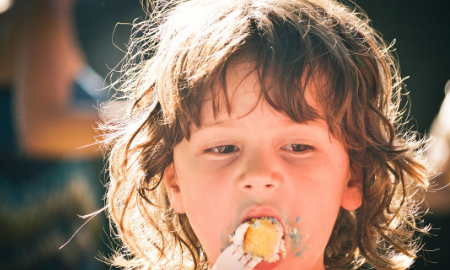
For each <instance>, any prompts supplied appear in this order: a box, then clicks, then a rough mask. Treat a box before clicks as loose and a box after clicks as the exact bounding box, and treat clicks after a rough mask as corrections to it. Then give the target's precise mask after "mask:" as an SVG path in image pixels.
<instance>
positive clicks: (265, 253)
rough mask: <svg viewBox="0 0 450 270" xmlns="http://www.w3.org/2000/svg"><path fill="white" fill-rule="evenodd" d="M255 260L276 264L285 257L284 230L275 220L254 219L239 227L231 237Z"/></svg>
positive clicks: (265, 218) (266, 218)
mask: <svg viewBox="0 0 450 270" xmlns="http://www.w3.org/2000/svg"><path fill="white" fill-rule="evenodd" d="M230 238H231V239H230V240H231V241H232V242H233V243H235V244H236V245H238V246H239V247H240V248H242V251H243V252H244V253H247V254H249V255H251V256H252V259H253V260H258V261H266V262H275V261H277V260H279V259H280V256H279V254H280V253H281V254H282V256H283V257H284V256H285V253H286V248H285V244H284V240H283V228H282V227H281V225H280V223H278V221H277V220H276V219H274V218H269V217H263V218H258V219H252V220H250V221H248V222H245V223H243V224H241V225H239V226H238V227H237V229H236V231H235V232H234V234H233V235H232V236H231V237H230Z"/></svg>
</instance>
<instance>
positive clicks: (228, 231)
mask: <svg viewBox="0 0 450 270" xmlns="http://www.w3.org/2000/svg"><path fill="white" fill-rule="evenodd" d="M255 202H256V199H255V198H253V199H252V200H251V201H247V202H244V203H241V204H240V205H239V206H238V207H237V209H236V211H235V212H234V213H233V218H232V219H231V220H230V221H229V222H228V224H227V226H226V227H225V228H224V229H223V230H222V232H221V234H220V238H221V242H222V245H221V249H224V248H225V247H227V246H229V245H230V244H231V242H230V235H232V234H233V233H234V231H235V230H236V228H237V226H238V225H239V223H240V220H239V219H240V217H241V214H242V213H243V212H244V211H245V210H246V209H248V208H249V207H250V206H251V205H254V204H255Z"/></svg>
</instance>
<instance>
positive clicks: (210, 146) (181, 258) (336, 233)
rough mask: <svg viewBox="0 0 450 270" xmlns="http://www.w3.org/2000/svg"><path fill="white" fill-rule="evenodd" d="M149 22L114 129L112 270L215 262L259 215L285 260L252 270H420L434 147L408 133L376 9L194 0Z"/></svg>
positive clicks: (318, 0)
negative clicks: (280, 235) (275, 226)
mask: <svg viewBox="0 0 450 270" xmlns="http://www.w3.org/2000/svg"><path fill="white" fill-rule="evenodd" d="M140 27H141V29H142V30H143V31H144V33H143V35H142V36H141V37H140V38H138V39H137V40H134V41H133V44H141V45H142V46H141V47H135V48H137V49H138V51H137V52H136V54H135V55H134V56H133V58H131V60H130V63H132V61H133V59H136V58H138V57H141V58H142V61H141V62H139V63H138V64H135V65H133V66H126V68H127V71H126V73H125V77H124V78H123V79H124V80H125V81H124V83H123V84H122V85H121V87H122V91H123V92H124V94H125V95H126V97H127V98H128V99H129V111H128V114H127V116H126V117H125V118H123V119H122V121H120V122H115V123H110V124H109V125H106V126H104V128H105V130H107V131H109V137H108V139H107V140H106V143H107V145H108V146H109V147H111V153H110V156H109V162H110V173H111V181H110V183H109V191H108V194H107V200H108V210H109V214H110V218H111V220H112V222H113V223H114V225H115V227H116V229H117V235H118V236H119V238H120V240H121V241H123V248H122V249H120V250H119V252H118V253H117V254H116V257H115V260H114V262H113V263H114V264H115V265H118V266H122V267H125V268H128V269H131V268H139V269H141V268H142V269H208V268H212V267H213V265H214V263H215V261H216V260H217V258H218V256H219V255H220V253H221V250H223V249H224V248H226V247H227V246H228V245H230V243H229V240H228V237H229V235H232V234H233V232H234V230H235V229H236V227H237V226H238V225H239V224H241V223H243V222H245V221H247V220H249V219H252V218H259V217H269V218H274V219H276V220H277V221H279V222H280V223H281V224H282V227H283V230H284V240H285V243H286V249H287V252H286V256H285V257H284V258H283V259H281V260H279V261H276V262H273V263H261V264H259V265H257V266H256V268H255V269H303V270H305V269H325V268H329V269H355V268H358V267H360V266H361V265H363V264H366V265H367V266H373V267H375V268H376V269H404V268H407V267H409V266H410V265H411V263H412V262H413V260H414V258H415V256H416V255H415V254H416V252H417V251H418V249H419V245H420V243H419V240H420V237H418V235H419V234H416V232H425V229H422V228H421V226H420V224H416V215H417V202H416V201H415V198H414V197H413V195H414V194H415V193H416V191H417V190H418V189H426V187H427V185H428V179H429V170H428V168H427V165H426V163H425V160H424V158H423V156H422V149H423V146H424V142H423V141H417V140H415V139H414V136H410V135H407V134H402V133H400V129H401V124H400V116H401V114H400V112H399V111H398V107H399V101H400V91H401V86H402V79H401V78H400V74H399V71H398V69H397V66H396V62H395V61H394V58H393V57H392V55H391V53H390V48H389V47H388V46H386V44H385V43H384V42H383V40H382V39H381V38H380V37H379V36H378V35H377V33H376V32H375V31H374V30H373V29H372V28H371V27H370V26H369V21H368V19H367V18H366V16H365V15H364V14H363V13H357V12H355V11H354V10H351V9H349V8H346V7H344V6H342V5H341V4H339V3H337V2H335V1H331V0H328V1H326V0H285V1H276V0H253V1H252V0H233V1H218V0H194V1H180V3H179V4H177V3H166V4H164V6H161V5H159V6H158V5H155V6H154V7H153V14H152V17H151V19H150V20H149V21H147V22H144V23H142V24H140ZM139 41H140V43H139ZM136 46H137V45H136ZM147 58H148V59H147ZM146 59H147V60H146Z"/></svg>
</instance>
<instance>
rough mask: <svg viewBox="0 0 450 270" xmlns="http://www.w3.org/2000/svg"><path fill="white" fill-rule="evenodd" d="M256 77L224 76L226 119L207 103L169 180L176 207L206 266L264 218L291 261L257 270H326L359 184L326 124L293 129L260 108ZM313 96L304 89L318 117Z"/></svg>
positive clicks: (240, 69)
mask: <svg viewBox="0 0 450 270" xmlns="http://www.w3.org/2000/svg"><path fill="white" fill-rule="evenodd" d="M252 67H253V66H252V65H251V64H248V63H247V64H239V65H236V66H234V67H232V68H230V69H229V70H228V72H227V87H228V93H229V96H230V100H231V106H232V112H231V115H229V114H228V113H227V111H226V107H225V105H222V106H221V107H220V108H221V110H220V111H219V113H218V115H217V117H216V118H214V116H213V110H212V103H211V101H208V102H206V103H205V104H204V106H203V108H202V111H201V128H200V129H196V128H194V127H193V129H192V135H191V139H190V140H189V141H187V140H186V139H184V140H183V141H182V142H181V143H180V144H178V145H177V146H176V147H175V149H174V163H173V165H174V166H173V167H172V166H170V167H169V168H168V169H167V171H166V183H167V186H168V191H169V197H170V200H171V203H172V206H173V208H174V209H175V210H176V211H178V212H179V213H186V214H187V217H188V219H189V222H190V224H191V226H192V228H193V230H194V232H195V234H196V235H197V237H198V239H199V240H200V242H201V244H202V246H203V248H204V250H205V251H206V254H207V256H208V259H209V262H210V264H211V266H212V265H213V264H214V262H215V261H216V259H217V257H218V256H219V255H220V251H221V249H223V248H224V247H226V246H227V245H229V242H228V235H230V234H232V233H233V232H234V230H235V229H236V227H237V226H238V224H240V223H242V222H244V221H246V220H248V219H250V218H255V217H260V216H270V217H274V218H276V219H278V220H279V221H280V223H281V224H283V226H284V230H285V236H284V237H285V240H286V245H287V255H286V258H285V259H284V260H282V261H281V263H280V262H279V263H272V264H267V263H266V264H265V265H264V264H260V265H259V266H257V267H256V269H324V268H323V254H324V249H325V247H326V245H327V242H328V240H329V237H330V234H331V231H332V229H333V225H334V223H335V220H336V217H337V215H338V212H339V209H340V207H341V206H342V207H343V208H345V209H348V210H353V209H356V208H358V207H359V206H360V204H361V200H362V199H361V193H360V189H359V186H360V185H359V184H358V179H357V177H355V176H353V175H352V173H351V170H350V166H349V158H348V155H347V153H346V151H345V149H344V146H343V145H342V143H341V142H339V141H338V140H337V139H335V138H334V137H333V136H332V135H331V133H330V132H329V129H328V126H327V124H326V122H325V121H323V120H316V121H313V122H308V123H304V124H298V123H295V122H293V121H292V120H291V119H290V118H288V117H287V116H284V115H283V114H281V113H279V112H277V111H275V110H274V109H273V108H271V107H270V106H269V105H267V103H266V102H264V101H263V100H258V93H259V91H260V89H259V84H258V75H257V74H256V73H255V72H253V73H251V74H250V75H249V76H247V77H245V76H246V75H247V74H248V72H249V70H250V69H251V68H252ZM315 91H316V90H315V88H314V86H313V85H312V84H310V86H309V88H308V89H307V92H306V96H307V101H308V103H309V104H310V105H311V106H313V107H314V108H315V109H316V110H317V111H318V112H319V113H323V110H322V108H321V107H320V106H319V104H318V103H317V102H316V101H315V100H314V98H313V97H314V96H313V93H314V92H315ZM222 104H224V103H222ZM253 108H254V109H253Z"/></svg>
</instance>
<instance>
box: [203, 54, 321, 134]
mask: <svg viewBox="0 0 450 270" xmlns="http://www.w3.org/2000/svg"><path fill="white" fill-rule="evenodd" d="M259 71H260V69H259V68H258V67H257V65H256V64H255V63H254V62H252V61H241V62H236V63H233V64H231V65H230V66H228V67H227V69H226V70H225V73H224V77H223V79H224V80H216V81H215V82H214V83H213V84H212V86H211V87H210V90H209V91H208V92H207V93H205V98H204V101H203V103H202V106H201V110H200V125H201V126H205V125H206V126H207V125H211V124H213V123H218V122H221V121H223V120H225V119H229V118H236V119H238V118H240V117H244V116H245V115H246V114H248V113H251V112H252V111H253V110H255V109H258V108H260V106H259V105H261V104H262V103H269V105H270V106H269V107H270V108H271V109H272V110H276V111H281V112H282V113H283V109H281V110H280V108H274V106H272V104H271V102H273V101H274V100H279V99H280V91H281V90H280V89H281V86H280V85H277V80H276V78H274V77H273V76H272V75H271V73H268V74H267V75H266V76H265V77H261V73H260V72H259ZM305 80H306V79H305V76H299V79H298V86H299V87H293V88H292V89H288V91H291V95H292V96H298V95H299V94H297V93H296V92H297V91H302V92H303V93H302V96H303V99H304V101H305V102H306V104H308V105H309V106H310V107H311V108H312V109H313V110H315V111H316V112H317V113H318V115H319V118H324V114H325V113H324V109H323V106H322V104H321V103H320V102H319V97H318V91H320V90H318V88H320V87H321V85H322V83H321V82H314V80H308V81H305ZM301 85H303V86H304V88H303V89H302V87H301ZM301 89H302V90H301ZM268 99H270V100H271V101H268ZM237 112H239V113H237ZM285 122H286V123H294V122H298V121H294V119H291V118H289V117H286V121H285Z"/></svg>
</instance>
